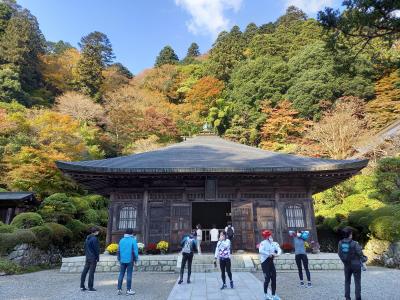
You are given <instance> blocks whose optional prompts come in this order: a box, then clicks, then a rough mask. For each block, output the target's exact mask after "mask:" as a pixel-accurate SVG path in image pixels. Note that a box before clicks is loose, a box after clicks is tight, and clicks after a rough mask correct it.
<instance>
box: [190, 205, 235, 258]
mask: <svg viewBox="0 0 400 300" xmlns="http://www.w3.org/2000/svg"><path fill="white" fill-rule="evenodd" d="M228 222H231V202H193V203H192V227H193V228H196V225H197V224H200V225H201V228H202V231H203V242H202V244H201V245H202V246H201V249H202V251H203V252H210V251H212V249H211V248H212V247H211V243H210V229H212V228H213V225H214V224H215V226H216V227H217V229H219V230H220V231H221V230H224V229H225V226H226V225H227V223H228Z"/></svg>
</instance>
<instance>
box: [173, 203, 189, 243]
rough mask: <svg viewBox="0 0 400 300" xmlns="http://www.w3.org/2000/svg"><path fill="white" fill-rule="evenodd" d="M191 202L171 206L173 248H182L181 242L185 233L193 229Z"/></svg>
mask: <svg viewBox="0 0 400 300" xmlns="http://www.w3.org/2000/svg"><path fill="white" fill-rule="evenodd" d="M191 207H192V206H191V204H190V203H188V204H179V205H178V204H174V205H172V206H171V249H173V250H177V249H179V248H180V242H181V239H182V237H183V236H184V235H185V234H189V233H190V231H191V229H192V224H191V223H192V222H191V220H192V209H191Z"/></svg>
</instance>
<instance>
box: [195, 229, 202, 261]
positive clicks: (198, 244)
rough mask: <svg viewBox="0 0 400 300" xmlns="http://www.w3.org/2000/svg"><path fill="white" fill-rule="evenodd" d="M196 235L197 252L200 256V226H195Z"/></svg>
mask: <svg viewBox="0 0 400 300" xmlns="http://www.w3.org/2000/svg"><path fill="white" fill-rule="evenodd" d="M196 229H197V230H196V235H197V252H198V253H199V254H201V241H202V240H203V231H202V230H201V226H200V224H197V226H196Z"/></svg>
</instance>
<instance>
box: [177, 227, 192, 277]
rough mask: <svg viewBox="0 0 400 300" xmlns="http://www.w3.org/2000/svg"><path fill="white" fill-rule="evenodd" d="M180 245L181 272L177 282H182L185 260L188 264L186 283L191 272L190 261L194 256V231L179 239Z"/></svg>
mask: <svg viewBox="0 0 400 300" xmlns="http://www.w3.org/2000/svg"><path fill="white" fill-rule="evenodd" d="M181 246H182V263H181V272H180V277H179V281H178V284H181V283H182V282H183V273H184V272H185V265H186V262H187V264H188V276H187V283H190V275H191V273H192V261H193V256H194V249H197V244H196V237H195V235H194V232H192V233H191V234H189V235H185V236H184V237H183V239H182V241H181Z"/></svg>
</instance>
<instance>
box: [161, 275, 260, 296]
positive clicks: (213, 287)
mask: <svg viewBox="0 0 400 300" xmlns="http://www.w3.org/2000/svg"><path fill="white" fill-rule="evenodd" d="M227 279H228V278H227ZM233 282H234V284H235V288H234V289H231V288H229V287H228V288H227V289H225V290H222V291H221V290H220V287H221V285H222V281H221V277H220V273H218V272H212V273H194V274H192V283H191V284H187V283H186V277H185V281H184V282H183V283H182V284H180V285H179V284H178V283H176V284H175V286H174V288H173V289H172V291H171V294H170V295H169V297H168V300H221V299H226V300H260V299H263V288H262V284H261V282H260V281H259V280H258V279H257V278H256V277H255V276H254V275H253V274H251V273H244V272H243V273H242V272H241V273H238V272H237V273H234V274H233Z"/></svg>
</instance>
